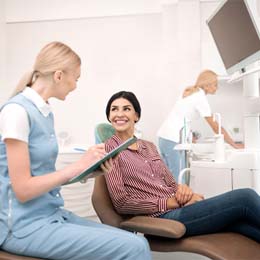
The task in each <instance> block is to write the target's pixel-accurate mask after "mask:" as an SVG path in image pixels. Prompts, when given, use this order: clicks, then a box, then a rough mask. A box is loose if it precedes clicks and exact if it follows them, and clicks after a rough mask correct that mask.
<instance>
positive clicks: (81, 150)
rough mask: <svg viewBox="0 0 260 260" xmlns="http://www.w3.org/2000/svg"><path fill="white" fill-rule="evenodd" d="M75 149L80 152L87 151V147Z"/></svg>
mask: <svg viewBox="0 0 260 260" xmlns="http://www.w3.org/2000/svg"><path fill="white" fill-rule="evenodd" d="M74 150H75V151H78V152H86V150H85V149H82V148H78V147H75V148H74Z"/></svg>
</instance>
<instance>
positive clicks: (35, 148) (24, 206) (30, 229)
mask: <svg viewBox="0 0 260 260" xmlns="http://www.w3.org/2000/svg"><path fill="white" fill-rule="evenodd" d="M80 67H81V61H80V58H79V56H78V55H77V54H76V53H75V52H74V51H73V50H72V49H71V48H70V47H68V46H67V45H65V44H63V43H60V42H52V43H49V44H47V45H46V46H45V47H44V48H43V49H42V50H41V51H40V53H39V55H38V56H37V58H36V61H35V64H34V67H33V70H32V72H30V73H28V74H26V76H25V77H23V78H22V80H21V81H20V83H19V85H18V87H17V89H16V91H15V93H14V96H13V97H12V98H11V99H9V100H8V101H7V102H6V103H5V104H4V105H3V106H2V107H1V108H0V111H1V113H0V230H1V232H0V247H1V249H3V250H6V251H9V252H12V253H15V254H19V255H26V256H34V257H39V258H46V259H55V260H59V259H60V260H68V259H73V260H86V259H95V260H97V259H104V260H107V259H135V260H136V259H140V260H142V259H150V250H149V247H148V245H147V242H146V241H145V239H143V238H141V237H138V236H135V235H134V234H131V233H128V232H125V231H121V230H118V229H115V228H111V227H107V226H105V225H102V224H99V223H95V222H92V221H88V220H86V219H83V218H80V217H78V216H76V215H74V214H73V213H71V212H69V211H67V210H65V209H63V206H64V203H63V199H62V197H61V194H60V186H61V185H62V184H63V183H66V182H67V181H68V180H70V179H71V178H73V177H74V176H76V175H78V174H79V173H81V172H82V171H83V170H84V169H85V168H87V167H88V166H90V165H91V164H93V163H94V162H96V161H97V160H98V159H100V158H101V157H103V156H104V154H105V149H104V144H99V145H96V146H93V147H91V148H90V149H89V150H88V151H87V152H86V153H85V154H84V155H83V156H82V158H81V159H80V160H79V161H77V162H75V163H73V164H71V165H68V166H67V167H65V168H63V169H62V170H59V171H56V169H55V161H56V158H57V154H58V145H57V140H56V136H55V132H54V127H53V124H54V122H53V114H52V112H51V107H50V105H49V103H48V100H49V98H51V97H55V98H57V99H60V100H64V99H65V98H66V96H67V95H68V93H69V92H71V91H73V90H74V89H75V88H76V85H77V80H78V79H79V77H80ZM111 167H112V161H109V162H105V163H104V165H103V166H102V169H103V170H104V171H108V170H109V169H111Z"/></svg>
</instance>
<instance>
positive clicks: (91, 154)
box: [76, 143, 106, 172]
mask: <svg viewBox="0 0 260 260" xmlns="http://www.w3.org/2000/svg"><path fill="white" fill-rule="evenodd" d="M105 155H106V151H105V144H103V143H102V144H97V145H94V146H92V147H90V148H89V149H88V150H87V151H86V152H85V153H84V154H83V155H82V156H81V158H80V159H79V161H77V162H76V164H77V167H78V169H79V172H82V171H83V170H85V169H86V168H88V167H89V166H91V165H92V164H94V163H96V162H97V161H98V160H100V159H102V158H103V157H104V156H105Z"/></svg>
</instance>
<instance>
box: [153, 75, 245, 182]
mask: <svg viewBox="0 0 260 260" xmlns="http://www.w3.org/2000/svg"><path fill="white" fill-rule="evenodd" d="M217 87H218V77H217V74H216V73H215V72H213V71H211V70H204V71H202V72H201V73H200V74H199V76H198V78H197V81H196V83H195V85H194V86H191V87H188V88H186V89H185V90H184V92H183V95H182V97H181V98H179V99H178V100H177V102H176V104H175V105H174V106H173V108H172V110H171V112H170V113H169V115H168V116H167V118H166V119H165V121H164V122H163V124H162V126H161V127H160V129H159V131H158V133H157V136H158V138H159V149H160V153H161V156H162V158H163V160H164V162H165V163H166V165H167V166H168V168H169V169H170V171H171V172H172V174H173V175H174V176H175V179H176V180H178V177H179V171H180V160H181V159H182V160H183V158H181V155H180V153H179V152H178V151H177V150H174V147H175V146H176V145H177V144H178V143H180V142H181V140H180V139H181V138H180V137H181V136H180V135H181V130H182V129H183V127H185V124H186V125H187V124H189V123H190V122H191V121H192V120H194V119H197V118H199V117H204V118H205V120H206V121H207V123H208V124H209V125H210V127H211V128H212V130H213V131H214V132H215V133H218V127H219V125H218V123H217V122H216V121H214V120H213V116H212V112H211V108H210V105H209V102H208V100H207V97H206V95H208V94H211V95H213V94H215V93H216V91H217ZM221 132H222V134H223V135H224V140H225V141H226V142H227V143H228V144H230V145H231V146H232V147H234V148H243V145H242V144H237V143H235V142H234V141H233V140H232V138H231V137H230V136H229V134H228V133H227V131H226V130H225V129H224V128H223V127H222V128H221Z"/></svg>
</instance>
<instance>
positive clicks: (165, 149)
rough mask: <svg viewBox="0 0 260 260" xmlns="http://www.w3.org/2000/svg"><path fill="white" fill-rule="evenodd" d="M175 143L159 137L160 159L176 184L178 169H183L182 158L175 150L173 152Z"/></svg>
mask: <svg viewBox="0 0 260 260" xmlns="http://www.w3.org/2000/svg"><path fill="white" fill-rule="evenodd" d="M177 144H178V143H175V142H173V141H170V140H167V139H164V138H161V137H159V149H160V154H161V157H162V159H163V161H164V163H165V164H166V165H167V167H168V169H169V170H170V172H171V173H172V175H173V176H174V178H175V180H176V182H177V181H178V177H179V173H180V169H181V168H183V166H184V164H185V162H184V156H183V155H182V154H181V153H180V152H179V151H177V150H174V147H175V145H177Z"/></svg>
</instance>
